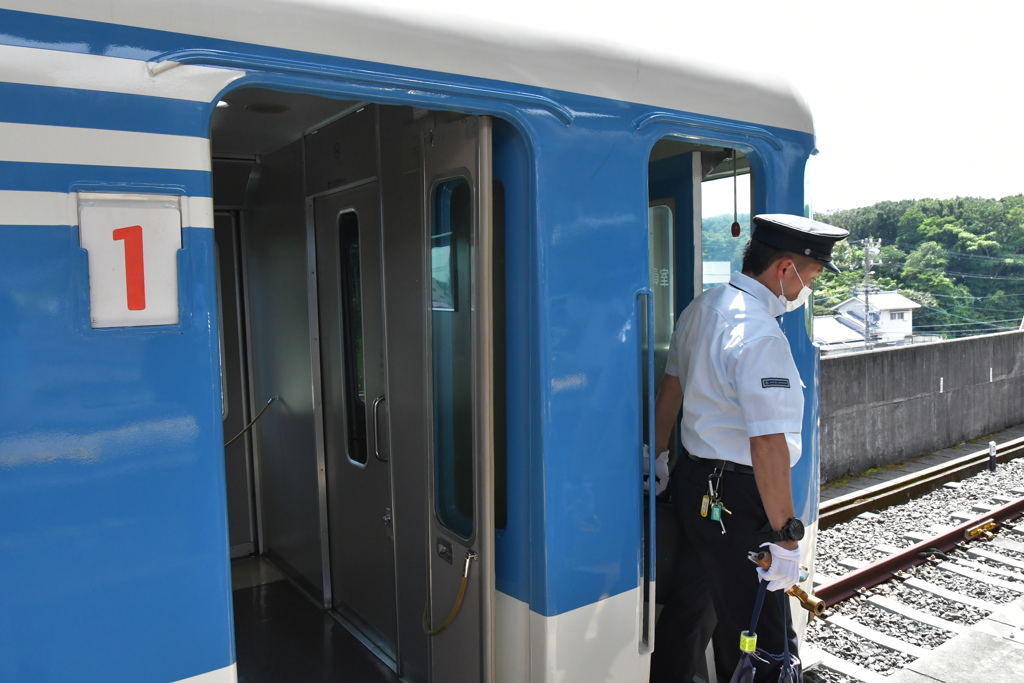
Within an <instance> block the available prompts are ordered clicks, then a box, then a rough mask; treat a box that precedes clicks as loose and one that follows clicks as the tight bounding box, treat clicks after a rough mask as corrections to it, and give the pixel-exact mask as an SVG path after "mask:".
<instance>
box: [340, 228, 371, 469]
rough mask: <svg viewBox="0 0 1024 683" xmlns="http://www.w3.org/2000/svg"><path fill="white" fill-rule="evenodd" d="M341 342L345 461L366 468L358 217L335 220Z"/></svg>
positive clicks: (364, 386) (361, 292)
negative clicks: (342, 346)
mask: <svg viewBox="0 0 1024 683" xmlns="http://www.w3.org/2000/svg"><path fill="white" fill-rule="evenodd" d="M338 249H339V251H340V254H339V259H338V263H339V266H340V270H341V273H340V280H341V282H340V286H341V297H340V298H341V308H342V311H341V320H342V325H343V328H344V329H343V330H342V338H343V339H344V340H345V344H344V354H345V361H344V362H345V422H346V427H347V428H348V429H347V430H346V431H347V433H348V459H349V460H351V461H352V462H354V463H357V464H359V465H365V464H366V458H367V450H366V376H365V374H364V371H363V291H362V284H361V280H360V271H359V216H358V215H357V214H356V212H355V211H345V212H343V213H341V214H340V215H339V216H338Z"/></svg>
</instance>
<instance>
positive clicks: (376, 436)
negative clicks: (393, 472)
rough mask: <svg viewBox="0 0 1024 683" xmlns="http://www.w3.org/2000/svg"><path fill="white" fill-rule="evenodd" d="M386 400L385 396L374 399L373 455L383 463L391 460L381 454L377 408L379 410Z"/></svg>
mask: <svg viewBox="0 0 1024 683" xmlns="http://www.w3.org/2000/svg"><path fill="white" fill-rule="evenodd" d="M385 400H386V399H385V397H384V394H381V395H380V396H378V397H377V398H375V399H373V455H374V456H375V457H376V458H377V459H378V460H380V461H381V462H387V461H388V460H389V458H385V457H382V456H381V454H380V430H379V429H378V428H377V426H378V423H379V420H378V418H377V408H379V407H380V404H381V403H383V402H384V401H385Z"/></svg>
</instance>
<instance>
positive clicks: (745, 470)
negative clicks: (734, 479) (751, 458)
mask: <svg viewBox="0 0 1024 683" xmlns="http://www.w3.org/2000/svg"><path fill="white" fill-rule="evenodd" d="M686 455H687V457H688V458H690V460H693V461H694V462H696V463H699V464H701V465H704V466H705V467H712V468H714V469H722V470H725V471H726V472H739V473H740V474H753V473H754V468H753V467H751V466H750V465H741V464H740V463H738V462H733V461H732V460H709V459H708V458H698V457H697V456H696V455H693V454H691V453H687V454H686Z"/></svg>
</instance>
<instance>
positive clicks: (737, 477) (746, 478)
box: [651, 458, 797, 683]
mask: <svg viewBox="0 0 1024 683" xmlns="http://www.w3.org/2000/svg"><path fill="white" fill-rule="evenodd" d="M715 463H716V461H710V460H709V461H705V460H702V461H699V462H696V461H694V460H691V459H690V458H682V459H680V461H679V463H678V464H677V466H676V469H675V471H674V472H673V473H672V478H671V481H670V482H669V486H670V487H671V490H672V498H673V501H674V503H675V509H676V515H677V518H678V520H679V524H680V527H681V530H682V542H681V543H680V547H679V549H678V551H677V553H676V557H675V564H674V566H673V576H672V585H673V589H674V592H673V594H672V596H671V598H669V600H668V602H667V603H666V604H665V607H664V609H663V610H662V613H661V616H660V617H659V619H658V625H657V629H656V631H655V641H654V654H653V655H652V658H651V683H690V682H691V681H692V680H693V675H694V673H695V672H696V671H697V669H698V666H699V663H700V662H701V661H702V660H703V658H704V651H705V649H706V648H707V644H708V641H709V640H710V639H711V638H712V637H713V638H714V644H715V667H716V668H717V670H718V677H719V680H722V681H728V680H729V678H730V677H731V676H732V672H733V670H734V669H735V668H736V665H737V663H738V662H739V658H740V649H739V644H740V633H741V632H742V631H745V630H747V629H748V628H750V618H751V615H752V614H753V611H754V601H755V599H756V598H757V586H758V576H757V568H756V566H755V565H754V564H753V563H752V562H751V561H750V560H748V559H747V552H748V551H751V550H758V547H759V546H760V544H761V543H763V542H764V536H763V535H762V534H763V532H765V531H768V530H770V529H771V526H770V525H769V523H768V516H767V515H766V514H765V511H764V506H763V505H762V503H761V495H760V494H759V493H758V490H757V484H756V482H755V481H754V475H752V474H746V473H741V472H725V473H724V474H723V475H722V481H721V484H720V486H719V489H718V492H719V495H720V497H721V501H722V504H723V505H725V507H727V508H728V509H729V510H730V511H731V512H732V514H731V515H727V514H723V515H722V518H723V520H724V522H725V529H726V533H725V534H723V533H722V527H721V526H720V525H719V524H718V522H713V521H711V517H710V516H708V517H701V516H700V505H701V497H702V496H703V495H704V494H706V493H707V492H708V475H710V474H711V473H712V472H713V471H714V465H715ZM756 631H757V646H758V648H760V649H763V650H766V651H768V652H771V653H775V654H779V653H781V652H782V649H783V637H784V636H783V634H787V635H788V637H789V641H790V643H789V649H790V652H791V653H792V654H794V655H796V654H797V650H796V645H797V643H796V632H795V631H794V630H793V628H792V625H791V624H788V623H786V620H785V616H784V615H783V614H782V611H781V610H780V608H779V605H778V600H777V599H775V598H774V596H770V595H769V596H768V597H767V598H766V599H765V601H764V606H763V608H762V610H761V617H760V620H759V622H758V625H757V629H756ZM758 680H760V679H758Z"/></svg>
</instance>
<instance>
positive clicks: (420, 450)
mask: <svg viewBox="0 0 1024 683" xmlns="http://www.w3.org/2000/svg"><path fill="white" fill-rule="evenodd" d="M490 136H491V121H490V119H489V118H487V117H469V116H464V115H460V114H455V113H445V112H431V111H425V110H422V109H415V108H413V107H402V106H382V105H376V104H372V103H368V102H362V101H350V100H344V99H330V98H324V97H319V96H313V95H305V94H296V93H284V92H278V91H273V90H268V89H263V88H246V89H241V90H237V91H234V92H232V93H230V94H228V95H227V96H226V97H225V99H224V102H223V103H222V106H220V107H218V109H217V110H216V112H215V114H214V117H213V121H212V124H211V142H212V152H213V169H214V205H215V212H216V214H217V216H218V230H217V233H216V237H217V243H218V255H219V281H220V293H221V298H222V304H221V308H220V317H221V320H220V329H221V330H222V337H221V338H222V367H223V368H224V371H223V372H222V378H223V383H224V387H225V389H224V395H225V405H226V406H227V408H226V409H225V436H226V437H227V438H230V437H231V436H233V434H234V433H235V432H236V431H237V430H238V429H239V428H244V425H245V424H248V423H249V422H252V421H253V419H254V418H256V417H257V416H258V419H257V420H256V421H255V423H254V424H253V425H252V427H251V429H250V430H249V431H248V432H245V433H244V434H243V435H242V436H241V437H240V438H239V440H238V441H237V442H236V443H237V444H241V446H240V455H237V456H236V455H235V454H234V453H232V452H231V451H229V450H226V452H225V458H226V471H227V473H228V479H229V481H228V511H229V518H231V519H230V520H229V527H230V528H231V534H232V538H231V541H230V545H231V548H232V556H233V558H234V559H233V577H234V580H235V585H234V588H235V592H234V603H235V632H236V650H237V657H238V669H239V677H240V679H241V680H247V681H260V680H285V679H290V680H301V679H303V677H306V678H309V677H311V676H321V675H332V676H335V677H336V678H337V680H367V681H376V680H379V681H391V680H398V677H399V676H400V677H401V678H402V679H403V680H407V681H431V680H433V681H440V680H460V679H465V680H470V679H477V678H481V679H483V678H484V677H485V676H486V672H487V671H489V669H490V666H491V664H490V661H491V659H492V657H493V655H492V654H491V653H490V652H489V651H488V647H487V646H488V644H489V643H490V642H491V636H490V629H491V628H492V626H491V624H492V623H493V615H492V613H491V603H492V601H493V592H494V591H493V580H494V579H493V576H494V567H493V553H494V551H493V535H494V521H493V519H494V517H493V516H494V504H493V498H494V493H493V462H494V448H493V443H494V438H493V434H492V433H491V430H492V425H493V424H494V420H493V389H492V385H493V377H494V370H493V362H492V361H491V359H492V358H493V330H492V319H493V314H492V312H491V308H492V303H493V301H494V298H495V295H494V293H493V292H494V287H493V281H494V279H495V273H494V268H493V267H492V265H491V261H490V254H491V247H490V244H491V240H492V233H493V215H494V214H493V199H492V197H493V186H492V181H491V177H490V171H491V161H490V149H491V146H490V139H491V137H490ZM499 279H500V278H499ZM499 289H500V288H499ZM225 299H226V300H227V303H225V302H224V300H225ZM231 301H237V306H236V307H235V309H234V310H233V309H232V307H231V306H230V305H228V304H229V303H230V302H231ZM233 329H236V330H237V331H238V339H237V340H233V339H232V338H231V335H230V331H231V330H233ZM231 369H233V370H231ZM229 370H231V371H230V372H229ZM233 409H234V410H233ZM264 409H265V410H264ZM261 411H262V415H260V413H261ZM236 416H237V418H236ZM229 418H236V422H238V424H235V423H232V424H230V425H229V423H228V420H229ZM234 445H235V444H232V447H234ZM233 458H234V459H235V461H237V462H233V460H232V459H233ZM233 464H234V466H233ZM236 530H237V531H236ZM247 530H248V536H247V535H246V532H247ZM236 533H237V534H238V536H237V537H236ZM470 555H472V556H473V557H474V567H473V572H472V574H471V577H470V582H469V585H468V588H467V590H466V593H465V597H464V599H463V601H462V607H461V611H460V614H459V618H458V619H456V620H455V621H453V622H452V624H451V626H450V627H449V628H448V629H447V631H446V632H445V633H443V634H440V635H437V636H431V635H428V634H427V633H426V632H425V629H424V625H423V617H424V611H425V610H426V612H427V614H428V617H429V620H430V621H431V622H432V625H439V624H440V623H441V622H442V621H444V618H445V616H446V615H447V614H448V611H449V609H450V608H451V606H452V604H453V603H454V602H455V598H456V594H457V593H458V592H459V588H460V583H461V578H462V575H463V568H464V558H466V557H469V556H470Z"/></svg>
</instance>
